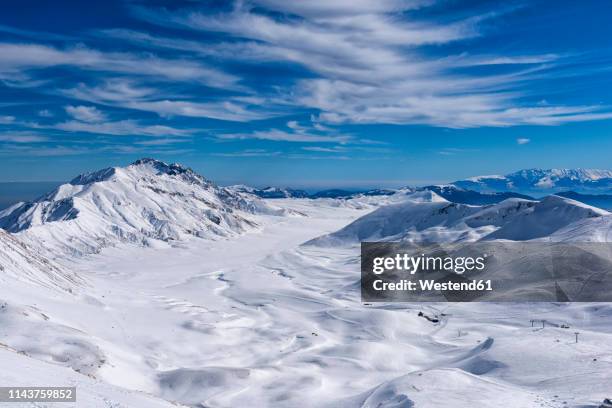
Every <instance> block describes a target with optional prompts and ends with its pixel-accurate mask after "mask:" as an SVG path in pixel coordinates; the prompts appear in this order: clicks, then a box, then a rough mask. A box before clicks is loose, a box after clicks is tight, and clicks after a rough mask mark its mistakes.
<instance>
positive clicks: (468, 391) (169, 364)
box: [0, 159, 612, 408]
mask: <svg viewBox="0 0 612 408" xmlns="http://www.w3.org/2000/svg"><path fill="white" fill-rule="evenodd" d="M516 174H519V175H520V174H523V176H524V177H523V176H520V177H519V176H512V177H508V176H503V177H502V176H495V177H493V176H491V177H480V178H474V179H470V180H466V181H465V182H462V183H460V182H457V183H455V184H454V185H448V186H432V187H431V188H417V189H414V188H404V189H400V190H396V191H392V192H385V193H384V194H378V193H376V194H355V195H351V196H346V197H342V198H335V197H330V196H325V197H324V196H321V197H310V196H307V195H305V194H303V193H301V192H300V193H299V194H298V195H299V197H295V196H292V192H291V191H288V190H283V192H282V193H278V191H277V190H268V189H266V194H270V195H272V196H274V197H282V198H262V197H260V196H259V195H256V194H255V193H254V192H255V191H256V190H255V189H250V188H248V187H245V186H240V187H234V188H224V187H219V186H217V185H215V184H214V183H213V182H211V181H209V180H207V179H205V178H204V177H202V176H200V175H199V174H196V173H195V172H194V171H192V170H190V169H188V168H186V167H183V166H181V165H177V164H166V163H163V162H160V161H157V160H153V159H141V160H138V161H136V162H134V163H133V164H131V165H129V166H127V167H114V168H108V169H103V170H100V171H98V172H94V173H91V174H85V175H81V176H78V177H77V178H75V179H74V180H72V181H71V182H70V183H67V184H64V185H62V186H60V187H58V188H57V189H56V190H54V191H52V192H50V193H48V194H46V195H44V196H42V197H40V198H39V199H37V200H35V201H33V202H27V203H18V204H15V205H13V206H11V207H9V208H7V209H5V210H3V211H1V212H0V228H1V230H0V282H1V283H2V286H1V289H0V362H1V364H0V384H1V385H6V386H8V385H10V386H34V385H36V386H76V387H77V403H76V405H75V406H78V407H83V408H98V407H99V408H128V407H129V408H132V407H137V408H156V407H177V406H178V407H209V408H213V407H244V406H249V407H346V408H349V407H351V408H352V407H363V408H410V407H436V408H438V407H454V408H459V407H466V408H467V407H470V408H472V407H491V408H501V407H503V408H506V407H508V408H513V407H518V408H523V407H525V408H527V407H576V408H577V407H581V408H586V407H593V408H595V407H598V406H599V405H600V404H601V403H602V401H604V399H605V398H610V397H611V394H612V375H611V373H612V304H608V303H421V304H418V303H389V304H386V303H377V304H368V303H362V302H361V298H360V291H359V288H360V270H359V269H360V267H359V243H360V241H364V240H373V241H396V240H408V241H419V242H420V241H431V242H467V241H481V240H482V241H491V240H510V241H526V240H536V241H541V240H544V241H547V240H548V241H562V242H609V241H611V240H612V236H611V233H610V232H611V231H612V214H611V213H609V212H608V211H607V210H606V209H602V208H598V207H595V206H592V205H589V204H587V203H584V202H582V201H580V200H577V199H572V198H570V197H568V196H562V195H546V194H542V195H541V196H539V197H538V198H532V197H530V196H523V195H521V194H514V193H512V194H505V193H504V194H496V193H495V192H496V191H505V190H511V189H508V188H506V189H497V188H492V187H496V186H498V185H501V184H499V183H502V184H503V183H505V185H506V186H507V185H508V183H509V182H512V183H514V184H513V186H515V187H516V188H517V189H518V188H519V187H529V188H524V189H522V190H521V193H524V192H525V191H524V190H529V191H532V190H534V189H535V188H536V187H537V186H540V187H542V191H547V190H548V189H550V188H553V186H555V185H556V186H558V187H560V188H564V189H565V188H566V187H567V188H570V187H585V188H586V189H588V190H592V189H594V188H595V187H597V188H599V187H602V186H603V185H604V184H605V183H607V182H608V180H610V179H612V173H609V172H602V171H599V172H595V171H590V172H589V171H582V172H580V171H574V172H570V171H563V172H560V171H557V172H551V171H548V172H544V173H542V172H534V171H527V172H526V173H520V172H519V173H515V175H516ZM525 180H526V181H525ZM571 180H573V181H574V182H575V183H574V184H573V185H571V186H570V185H569V181H571ZM588 180H590V181H588ZM523 182H524V183H527V184H524V183H523ZM495 183H498V184H495ZM521 183H523V184H521ZM474 186H475V187H478V188H475V187H474ZM473 187H474V188H473ZM489 187H491V188H489ZM489 190H490V191H489ZM576 190H577V191H578V190H579V189H576ZM608 191H609V190H608ZM573 197H574V198H579V195H578V196H573ZM455 198H457V199H455ZM453 199H454V201H453ZM610 255H611V256H612V253H611V254H610ZM575 333H579V335H576V334H575ZM576 338H578V341H576ZM73 405H74V404H73ZM6 406H10V407H38V408H41V407H60V406H62V407H63V406H66V407H67V406H70V403H62V404H58V403H28V404H25V403H24V404H19V403H10V404H6Z"/></svg>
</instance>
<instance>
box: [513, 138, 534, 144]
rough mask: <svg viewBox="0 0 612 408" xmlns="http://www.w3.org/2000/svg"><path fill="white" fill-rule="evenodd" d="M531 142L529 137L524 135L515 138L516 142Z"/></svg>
mask: <svg viewBox="0 0 612 408" xmlns="http://www.w3.org/2000/svg"><path fill="white" fill-rule="evenodd" d="M529 142H531V139H528V138H526V137H519V138H518V139H516V143H517V144H520V145H524V144H527V143H529Z"/></svg>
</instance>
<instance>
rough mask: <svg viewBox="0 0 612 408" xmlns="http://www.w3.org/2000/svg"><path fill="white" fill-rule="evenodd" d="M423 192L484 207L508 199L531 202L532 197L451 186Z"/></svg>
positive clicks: (435, 186)
mask: <svg viewBox="0 0 612 408" xmlns="http://www.w3.org/2000/svg"><path fill="white" fill-rule="evenodd" d="M422 189H423V190H430V191H433V192H434V193H436V194H438V195H439V196H440V197H443V198H445V199H446V200H448V201H450V202H453V203H460V204H472V205H486V204H496V203H499V202H502V201H504V200H507V199H508V198H522V199H525V200H533V197H530V196H528V195H524V194H519V193H514V192H509V191H504V192H479V191H474V190H466V189H464V188H460V187H457V186H455V185H453V184H440V185H432V186H426V187H423V188H422Z"/></svg>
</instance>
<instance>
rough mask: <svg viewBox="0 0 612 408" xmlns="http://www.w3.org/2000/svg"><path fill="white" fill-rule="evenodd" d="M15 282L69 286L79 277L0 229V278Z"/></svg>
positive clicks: (72, 285) (6, 281) (78, 281)
mask: <svg viewBox="0 0 612 408" xmlns="http://www.w3.org/2000/svg"><path fill="white" fill-rule="evenodd" d="M15 281H18V282H26V283H31V284H32V283H33V284H36V285H41V286H44V287H47V288H53V289H62V290H66V291H68V290H70V291H72V289H74V288H75V287H76V286H78V285H80V284H81V283H82V279H80V278H78V277H77V276H76V275H74V274H71V273H68V272H66V271H65V270H63V269H62V268H61V267H60V266H58V265H56V264H55V263H53V262H51V261H49V260H47V259H45V258H43V257H42V256H40V255H38V254H37V253H36V252H34V251H32V250H31V249H30V248H28V246H26V245H25V244H24V243H23V242H20V241H19V240H18V239H17V238H15V237H13V236H12V235H10V234H8V233H6V232H4V231H3V230H1V229H0V282H2V283H3V284H4V285H5V287H6V285H8V284H12V283H15Z"/></svg>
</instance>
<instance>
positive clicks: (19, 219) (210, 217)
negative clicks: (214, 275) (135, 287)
mask: <svg viewBox="0 0 612 408" xmlns="http://www.w3.org/2000/svg"><path fill="white" fill-rule="evenodd" d="M260 213H264V214H281V213H282V210H280V209H277V208H274V207H271V206H269V205H268V204H266V203H265V202H263V201H262V200H260V199H258V198H257V197H255V196H252V195H248V194H241V193H237V192H233V191H231V190H228V189H225V188H222V187H218V186H216V185H215V184H214V183H212V182H211V181H208V180H207V179H205V178H204V177H202V176H201V175H199V174H196V173H195V172H194V171H192V170H191V169H189V168H186V167H183V166H181V165H179V164H166V163H163V162H161V161H157V160H154V159H141V160H138V161H136V162H134V163H132V164H131V165H129V166H127V167H110V168H106V169H102V170H99V171H96V172H93V173H87V174H83V175H80V176H78V177H76V178H75V179H74V180H72V181H71V182H70V183H68V184H63V185H61V186H59V187H58V188H57V189H55V190H54V191H52V192H50V193H49V194H47V195H45V196H43V197H41V198H40V199H38V200H36V201H34V202H27V203H19V204H16V205H14V206H12V207H9V208H8V209H6V210H4V211H1V212H0V228H4V229H5V230H6V231H9V232H12V233H20V235H22V236H23V237H24V239H25V240H26V241H28V242H31V243H33V244H35V245H37V246H38V247H41V248H46V249H51V248H52V250H53V251H58V252H59V253H62V254H83V253H92V252H97V251H99V250H100V249H101V248H103V247H107V246H112V245H115V244H116V243H118V242H130V243H136V244H139V245H150V244H152V243H154V240H161V241H166V242H167V241H173V240H181V239H183V238H185V237H188V236H197V237H205V238H214V237H223V236H231V235H235V234H238V233H241V232H244V231H247V230H250V229H253V228H256V227H257V226H258V224H257V221H256V219H255V216H254V215H255V214H260Z"/></svg>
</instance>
